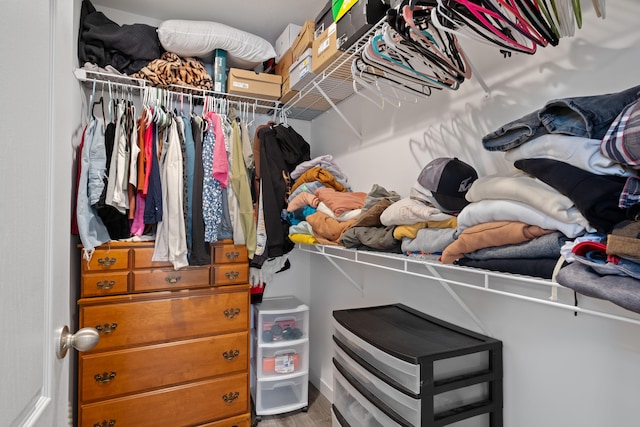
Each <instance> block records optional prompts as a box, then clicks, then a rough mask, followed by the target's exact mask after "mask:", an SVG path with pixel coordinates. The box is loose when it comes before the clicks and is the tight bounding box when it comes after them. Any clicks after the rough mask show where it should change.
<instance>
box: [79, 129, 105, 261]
mask: <svg viewBox="0 0 640 427" xmlns="http://www.w3.org/2000/svg"><path fill="white" fill-rule="evenodd" d="M106 165H107V155H106V151H105V145H104V126H103V124H102V122H101V121H99V120H97V119H94V120H92V121H91V122H89V124H88V125H87V129H86V131H85V135H84V145H83V147H82V156H81V164H80V179H79V181H78V199H77V201H76V203H77V205H76V211H77V221H78V233H79V235H80V241H81V242H82V246H83V251H84V256H85V257H86V258H90V256H91V254H92V252H93V249H94V248H95V247H96V246H100V245H101V244H103V243H105V242H108V241H109V240H110V237H109V232H108V231H107V228H106V227H105V225H104V223H103V222H102V219H100V217H99V216H98V214H97V213H96V210H95V208H94V207H93V206H92V205H93V203H92V201H97V199H98V198H99V197H100V194H101V192H102V188H103V187H104V181H103V178H104V176H105V175H106V167H107V166H106Z"/></svg>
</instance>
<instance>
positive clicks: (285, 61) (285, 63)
mask: <svg viewBox="0 0 640 427" xmlns="http://www.w3.org/2000/svg"><path fill="white" fill-rule="evenodd" d="M292 65H293V52H292V51H291V49H289V50H287V51H286V52H285V53H284V55H282V58H281V59H280V62H278V63H277V64H276V68H275V73H276V74H277V75H279V76H282V81H283V82H284V81H285V80H287V79H288V78H289V68H291V66H292Z"/></svg>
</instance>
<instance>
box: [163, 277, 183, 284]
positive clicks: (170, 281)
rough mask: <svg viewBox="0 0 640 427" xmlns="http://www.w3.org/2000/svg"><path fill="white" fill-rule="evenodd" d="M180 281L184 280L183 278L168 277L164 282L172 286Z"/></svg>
mask: <svg viewBox="0 0 640 427" xmlns="http://www.w3.org/2000/svg"><path fill="white" fill-rule="evenodd" d="M180 279H182V277H181V276H167V278H166V279H164V280H166V281H167V283H169V284H170V285H175V284H176V283H178V282H179V281H180Z"/></svg>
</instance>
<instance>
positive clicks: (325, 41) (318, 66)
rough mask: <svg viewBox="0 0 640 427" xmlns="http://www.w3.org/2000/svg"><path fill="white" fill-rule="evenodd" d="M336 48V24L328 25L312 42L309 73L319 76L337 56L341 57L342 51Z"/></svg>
mask: <svg viewBox="0 0 640 427" xmlns="http://www.w3.org/2000/svg"><path fill="white" fill-rule="evenodd" d="M339 47H340V46H338V37H337V32H336V24H335V23H334V24H331V25H329V28H327V29H326V30H324V32H323V33H322V34H321V35H320V37H318V38H317V39H315V40H314V41H313V45H312V57H311V71H313V73H314V74H319V73H321V72H322V70H324V69H325V68H327V66H328V65H329V64H331V63H332V62H333V61H334V60H336V59H337V58H338V56H340V55H342V53H343V52H342V51H341V50H340V49H339Z"/></svg>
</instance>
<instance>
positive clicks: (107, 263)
mask: <svg viewBox="0 0 640 427" xmlns="http://www.w3.org/2000/svg"><path fill="white" fill-rule="evenodd" d="M115 263H116V259H115V258H109V257H107V258H98V264H100V265H101V266H103V267H111V266H112V265H113V264H115Z"/></svg>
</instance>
